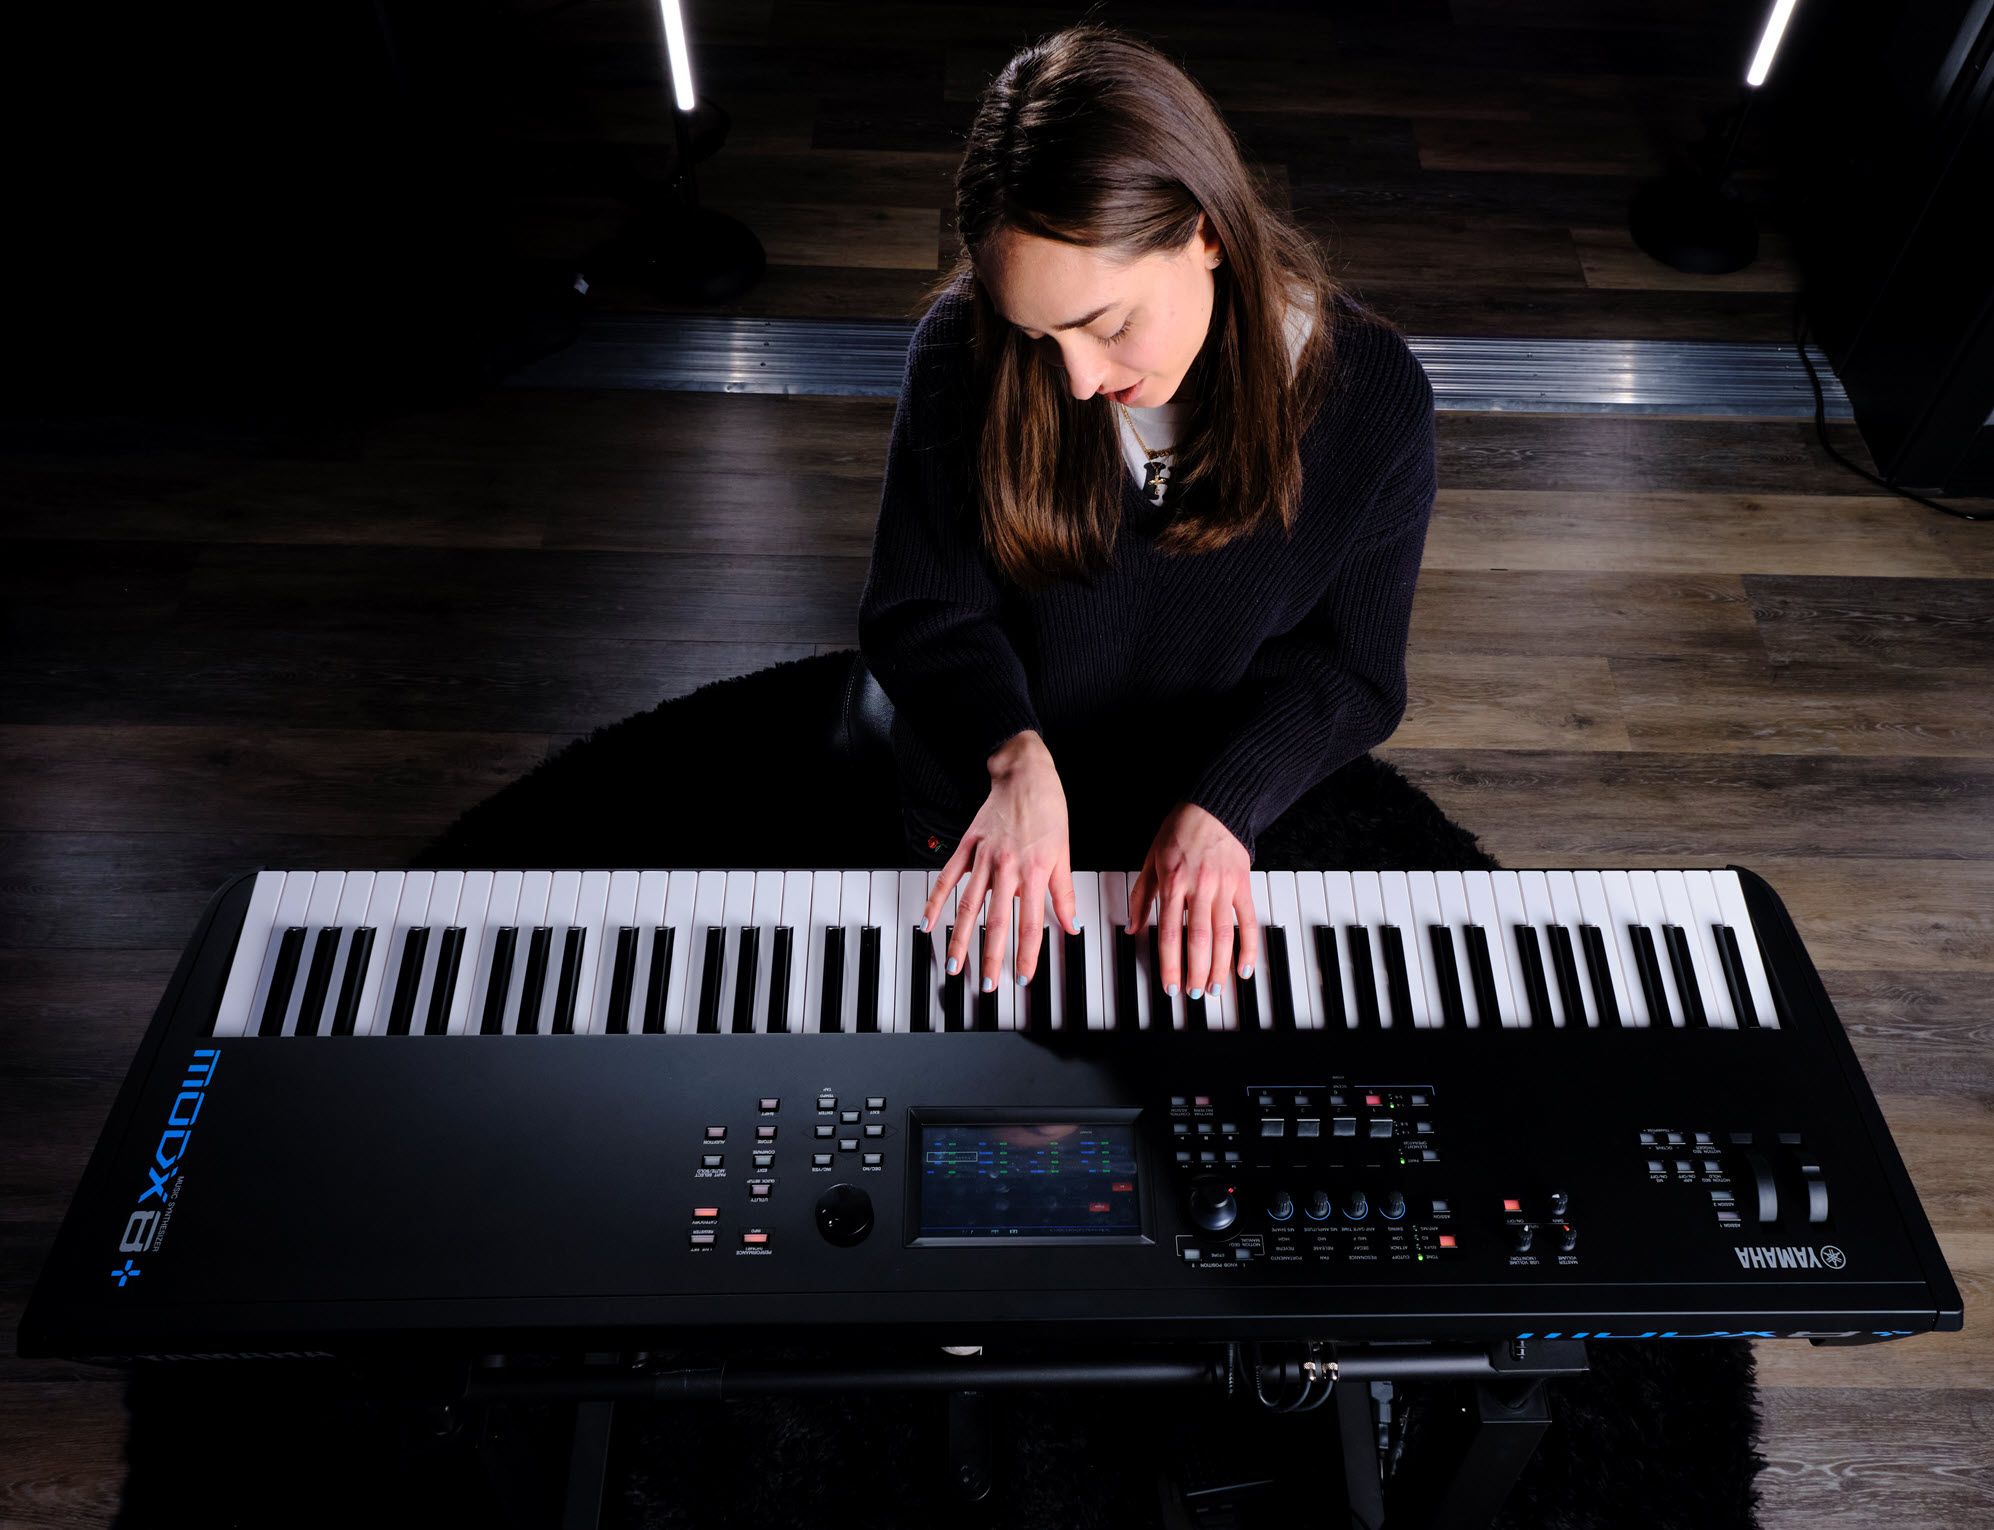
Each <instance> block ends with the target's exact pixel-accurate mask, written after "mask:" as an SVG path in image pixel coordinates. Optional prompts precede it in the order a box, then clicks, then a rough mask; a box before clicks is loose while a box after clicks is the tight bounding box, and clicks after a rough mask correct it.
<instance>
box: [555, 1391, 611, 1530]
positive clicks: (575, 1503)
mask: <svg viewBox="0 0 1994 1530" xmlns="http://www.w3.org/2000/svg"><path fill="white" fill-rule="evenodd" d="M615 1423H616V1404H615V1403H613V1402H583V1403H577V1404H576V1405H575V1438H574V1444H573V1446H572V1447H571V1448H570V1450H569V1453H568V1484H567V1489H566V1491H565V1493H564V1494H563V1495H562V1500H561V1530H596V1526H597V1525H598V1524H600V1523H601V1521H602V1490H603V1484H604V1482H605V1481H606V1480H607V1478H608V1473H609V1435H610V1430H611V1428H612V1427H613V1426H614V1425H615Z"/></svg>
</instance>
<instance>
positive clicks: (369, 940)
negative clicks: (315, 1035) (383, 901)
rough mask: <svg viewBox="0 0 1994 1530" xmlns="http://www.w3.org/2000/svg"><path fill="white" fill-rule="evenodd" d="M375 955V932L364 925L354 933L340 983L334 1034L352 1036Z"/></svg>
mask: <svg viewBox="0 0 1994 1530" xmlns="http://www.w3.org/2000/svg"><path fill="white" fill-rule="evenodd" d="M373 954H374V931H373V929H372V928H371V927H370V926H367V925H362V926H361V927H360V928H359V929H357V930H355V931H354V932H353V948H352V950H350V951H348V952H347V954H346V973H345V976H343V977H342V978H341V979H340V983H339V1003H338V1004H337V1005H335V1006H334V1008H333V1011H332V1034H333V1035H335V1036H351V1035H352V1034H353V1023H354V1021H355V1020H356V1019H357V1018H358V1016H359V1012H360V987H361V985H362V984H363V983H365V982H366V981H367V962H368V959H369V958H370V957H371V956H372V955H373Z"/></svg>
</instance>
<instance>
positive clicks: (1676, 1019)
mask: <svg viewBox="0 0 1994 1530" xmlns="http://www.w3.org/2000/svg"><path fill="white" fill-rule="evenodd" d="M1601 875H1602V876H1604V877H1605V878H1606V886H1607V894H1608V896H1609V897H1616V896H1622V897H1625V898H1627V899H1631V900H1632V902H1633V905H1634V916H1635V919H1636V920H1637V921H1638V922H1639V924H1640V926H1641V928H1642V929H1644V930H1646V931H1647V932H1648V936H1649V938H1650V939H1651V940H1653V942H1654V944H1655V966H1656V967H1657V968H1658V969H1659V970H1660V972H1661V981H1662V1002H1663V1004H1664V1005H1665V1006H1666V1012H1665V1013H1663V1014H1659V1015H1652V1016H1651V1017H1650V1020H1649V1023H1650V1024H1651V1025H1681V1024H1682V1023H1683V1015H1684V1013H1685V1011H1684V1010H1683V1006H1682V995H1681V994H1679V993H1677V992H1676V979H1675V964H1674V963H1673V962H1671V961H1670V960H1669V944H1668V936H1667V935H1665V934H1664V933H1663V931H1662V925H1663V924H1664V923H1665V922H1666V920H1665V918H1664V916H1663V913H1662V895H1661V893H1660V892H1659V891H1658V890H1657V889H1656V887H1655V874H1654V873H1653V872H1652V871H1633V872H1630V871H1607V872H1602V873H1601ZM1623 887H1624V888H1625V889H1626V891H1625V893H1624V894H1621V893H1620V892H1619V891H1618V890H1619V889H1620V888H1623ZM1628 943H1629V946H1630V948H1631V946H1632V943H1633V936H1632V934H1631V932H1630V934H1629V936H1628ZM1628 970H1629V972H1630V974H1631V975H1632V977H1633V980H1634V982H1635V984H1636V985H1637V986H1638V985H1639V984H1640V978H1641V974H1640V969H1639V968H1636V967H1633V966H1631V965H1630V967H1629V969H1628ZM1643 992H1644V996H1645V990H1643Z"/></svg>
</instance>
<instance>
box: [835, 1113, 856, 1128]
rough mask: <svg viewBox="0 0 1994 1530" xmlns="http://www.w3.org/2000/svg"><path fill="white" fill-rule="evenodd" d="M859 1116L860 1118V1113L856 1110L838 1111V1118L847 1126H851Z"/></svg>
mask: <svg viewBox="0 0 1994 1530" xmlns="http://www.w3.org/2000/svg"><path fill="white" fill-rule="evenodd" d="M858 1118H859V1113H858V1112H857V1111H856V1110H841V1111H839V1112H838V1119H839V1120H840V1121H842V1122H844V1123H845V1125H847V1126H850V1125H851V1124H852V1123H853V1122H855V1121H857V1120H858Z"/></svg>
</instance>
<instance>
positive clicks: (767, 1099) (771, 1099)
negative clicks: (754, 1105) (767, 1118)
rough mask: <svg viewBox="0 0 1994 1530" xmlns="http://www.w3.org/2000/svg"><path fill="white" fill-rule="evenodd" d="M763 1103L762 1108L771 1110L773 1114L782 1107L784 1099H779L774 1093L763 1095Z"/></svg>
mask: <svg viewBox="0 0 1994 1530" xmlns="http://www.w3.org/2000/svg"><path fill="white" fill-rule="evenodd" d="M761 1103H762V1109H763V1110H766V1111H768V1112H770V1113H771V1114H773V1113H774V1112H776V1111H778V1110H780V1109H781V1108H782V1101H781V1100H779V1099H777V1098H776V1097H775V1096H774V1095H772V1094H765V1095H763V1096H762V1101H761Z"/></svg>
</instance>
